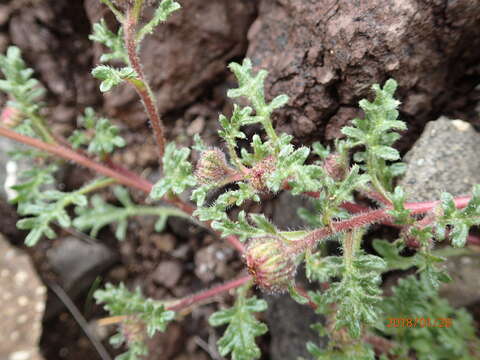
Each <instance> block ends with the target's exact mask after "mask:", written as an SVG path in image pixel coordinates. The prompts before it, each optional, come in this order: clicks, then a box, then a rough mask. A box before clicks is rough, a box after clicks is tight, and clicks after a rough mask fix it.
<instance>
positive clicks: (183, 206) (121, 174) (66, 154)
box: [0, 127, 244, 253]
mask: <svg viewBox="0 0 480 360" xmlns="http://www.w3.org/2000/svg"><path fill="white" fill-rule="evenodd" d="M0 136H4V137H6V138H9V139H12V140H15V141H18V142H20V143H23V144H25V145H29V146H32V147H35V148H37V149H40V150H43V151H46V152H48V153H50V154H53V155H56V156H58V157H60V158H63V159H66V160H70V161H73V162H75V163H77V164H79V165H82V166H85V167H86V168H89V169H91V170H93V171H94V172H96V173H99V174H102V175H105V176H107V177H110V178H112V179H115V180H116V181H117V182H118V183H119V184H122V185H125V186H128V187H130V188H134V189H138V190H141V191H143V192H144V193H146V194H150V192H151V190H152V187H153V184H152V183H151V182H149V181H148V180H146V179H144V178H142V177H140V176H138V175H136V174H135V173H133V172H131V171H129V170H126V169H123V168H121V167H120V166H118V165H115V164H113V163H110V166H106V165H103V164H100V163H98V162H96V161H94V160H92V159H90V158H88V157H86V156H84V155H81V154H79V153H78V152H76V151H74V150H72V149H70V148H67V147H65V146H62V145H52V144H48V143H46V142H43V141H41V140H38V139H34V138H31V137H29V136H25V135H22V134H19V133H17V132H15V131H13V130H10V129H7V128H4V127H0ZM162 200H164V201H165V202H167V203H169V204H172V205H175V206H177V207H178V208H179V209H180V210H182V211H184V212H185V213H187V214H189V215H192V213H193V212H194V210H195V209H194V208H193V207H192V206H191V205H189V204H187V203H185V202H184V201H182V200H181V199H180V198H178V197H173V198H167V197H164V198H163V199H162ZM205 226H207V227H208V228H210V229H211V230H212V231H213V232H214V233H215V234H216V235H218V236H220V234H219V232H218V231H216V230H214V229H212V228H211V222H208V223H205ZM225 240H226V241H227V242H228V243H230V244H231V245H232V246H233V247H234V248H235V249H237V250H238V251H239V252H240V253H243V251H244V245H243V244H242V243H241V242H240V240H238V238H237V237H236V236H233V235H231V236H227V237H226V238H225Z"/></svg>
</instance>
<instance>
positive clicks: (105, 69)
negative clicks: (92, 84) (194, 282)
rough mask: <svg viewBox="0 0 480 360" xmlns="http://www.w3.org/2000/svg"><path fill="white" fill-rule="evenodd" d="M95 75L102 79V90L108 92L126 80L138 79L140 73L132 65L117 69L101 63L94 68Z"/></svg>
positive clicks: (93, 73)
mask: <svg viewBox="0 0 480 360" xmlns="http://www.w3.org/2000/svg"><path fill="white" fill-rule="evenodd" d="M92 75H93V77H95V78H97V79H99V80H102V82H101V84H100V91H101V92H107V91H110V90H111V89H112V88H113V87H115V86H117V85H119V84H121V83H122V82H123V81H124V80H130V79H137V78H138V75H137V73H136V72H135V70H133V69H132V68H130V67H125V68H123V69H115V68H112V67H110V66H106V65H99V66H97V67H96V68H95V69H93V70H92Z"/></svg>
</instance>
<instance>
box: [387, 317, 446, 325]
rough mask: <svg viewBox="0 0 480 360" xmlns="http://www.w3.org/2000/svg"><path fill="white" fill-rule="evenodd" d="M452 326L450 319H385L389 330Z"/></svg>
mask: <svg viewBox="0 0 480 360" xmlns="http://www.w3.org/2000/svg"><path fill="white" fill-rule="evenodd" d="M452 325H453V319H452V318H429V317H421V318H419V317H415V318H414V317H411V318H408V317H398V318H394V317H391V318H387V327H389V328H417V327H420V328H425V327H434V328H450V327H452Z"/></svg>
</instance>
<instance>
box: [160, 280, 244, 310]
mask: <svg viewBox="0 0 480 360" xmlns="http://www.w3.org/2000/svg"><path fill="white" fill-rule="evenodd" d="M247 283H250V284H249V286H245V287H244V288H245V289H246V290H244V291H247V290H248V289H249V288H250V286H251V284H252V277H251V276H250V275H244V276H242V277H240V278H238V279H235V280H231V281H228V282H226V283H225V284H222V285H219V286H216V287H213V288H211V289H209V290H206V291H202V292H200V293H197V294H194V295H191V296H188V297H185V298H183V299H180V300H176V301H174V302H172V303H169V304H167V306H166V309H167V310H172V311H178V310H182V309H185V308H187V307H190V306H192V305H194V304H197V303H201V302H203V301H205V300H208V299H211V298H213V297H214V296H217V295H219V294H221V293H223V292H226V291H229V290H232V289H235V288H237V287H239V286H242V285H245V284H247Z"/></svg>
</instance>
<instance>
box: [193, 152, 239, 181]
mask: <svg viewBox="0 0 480 360" xmlns="http://www.w3.org/2000/svg"><path fill="white" fill-rule="evenodd" d="M232 172H233V169H232V168H230V167H229V166H228V164H227V160H226V159H225V154H224V153H223V152H222V151H221V150H220V149H218V148H213V149H209V150H205V151H203V152H202V153H201V155H200V159H199V160H198V162H197V169H196V171H195V175H196V177H197V179H198V181H199V182H200V183H202V184H218V183H220V182H222V181H223V180H225V179H226V178H227V177H228V176H229V175H230V174H232Z"/></svg>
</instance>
